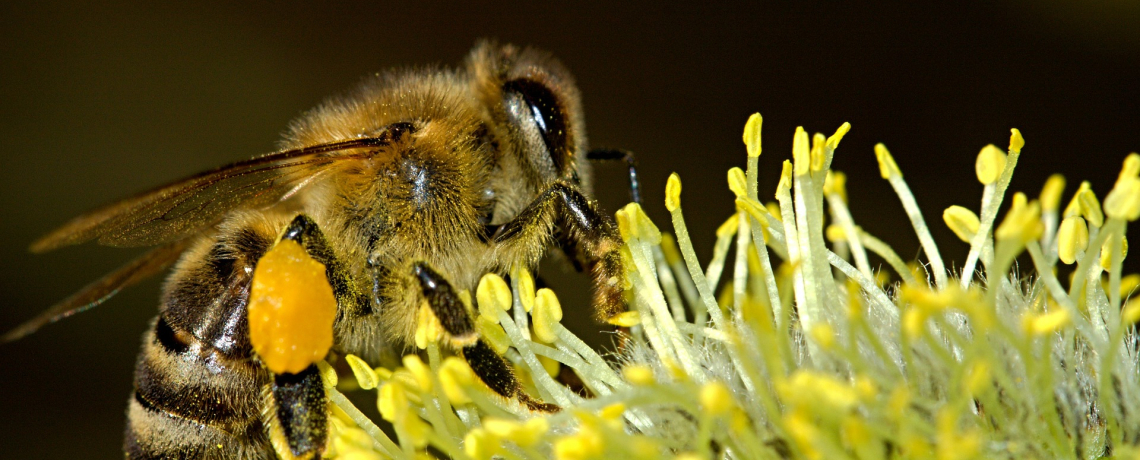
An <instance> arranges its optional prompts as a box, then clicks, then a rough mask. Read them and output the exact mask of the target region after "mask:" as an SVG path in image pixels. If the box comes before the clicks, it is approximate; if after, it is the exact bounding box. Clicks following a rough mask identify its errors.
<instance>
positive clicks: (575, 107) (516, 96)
mask: <svg viewBox="0 0 1140 460" xmlns="http://www.w3.org/2000/svg"><path fill="white" fill-rule="evenodd" d="M467 67H468V72H469V74H470V75H471V77H472V84H473V85H474V88H473V89H474V91H475V94H476V96H477V97H478V98H479V99H480V100H481V102H482V105H483V106H484V107H485V108H486V110H487V111H488V116H489V117H490V119H491V120H492V125H493V128H495V129H496V130H497V131H498V132H497V133H495V134H496V137H497V138H498V139H499V142H500V143H502V144H504V145H501V146H500V149H499V151H500V154H501V155H503V156H506V157H514V158H511V159H512V160H515V161H517V162H518V167H519V169H520V170H521V171H519V172H521V173H522V175H523V176H524V178H525V179H526V180H528V181H530V182H531V185H532V187H533V188H535V189H539V190H541V189H543V188H545V187H546V186H548V185H549V184H550V183H552V182H553V181H555V180H559V179H566V180H574V181H579V180H587V181H588V178H589V174H588V171H586V170H585V169H584V168H585V167H586V166H587V165H586V164H585V162H584V161H580V160H581V157H582V156H584V154H585V149H586V130H585V123H584V122H583V120H582V109H581V101H580V99H579V96H578V88H577V87H576V86H575V85H574V81H573V78H571V76H570V74H569V72H567V71H566V69H565V68H564V67H562V65H561V64H559V63H558V61H556V60H555V59H554V58H553V57H551V56H550V55H548V54H546V53H544V52H541V51H537V50H534V49H530V48H525V49H520V48H518V47H515V46H512V45H498V44H495V43H492V42H483V43H480V44H479V45H478V46H476V47H475V49H474V50H473V51H472V52H471V55H470V57H469V58H468V62H467ZM583 185H584V186H586V188H588V185H589V184H588V183H587V184H583Z"/></svg>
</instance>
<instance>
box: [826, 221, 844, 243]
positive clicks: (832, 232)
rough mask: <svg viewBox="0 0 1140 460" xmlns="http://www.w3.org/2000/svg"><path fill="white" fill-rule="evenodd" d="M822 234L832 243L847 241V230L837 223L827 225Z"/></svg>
mask: <svg viewBox="0 0 1140 460" xmlns="http://www.w3.org/2000/svg"><path fill="white" fill-rule="evenodd" d="M823 235H824V236H826V237H827V241H830V242H832V243H838V242H840V241H847V232H846V231H845V230H843V227H840V226H839V225H838V224H831V225H828V226H827V228H826V229H824V231H823Z"/></svg>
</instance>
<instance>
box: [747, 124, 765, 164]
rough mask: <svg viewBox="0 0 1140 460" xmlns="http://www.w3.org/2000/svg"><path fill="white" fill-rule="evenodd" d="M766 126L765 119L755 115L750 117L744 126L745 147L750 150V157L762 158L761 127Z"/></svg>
mask: <svg viewBox="0 0 1140 460" xmlns="http://www.w3.org/2000/svg"><path fill="white" fill-rule="evenodd" d="M762 124H764V117H761V116H760V114H759V113H754V114H752V116H750V117H748V122H747V123H745V124H744V145H745V146H746V147H747V148H748V156H750V157H753V158H755V157H758V156H760V125H762Z"/></svg>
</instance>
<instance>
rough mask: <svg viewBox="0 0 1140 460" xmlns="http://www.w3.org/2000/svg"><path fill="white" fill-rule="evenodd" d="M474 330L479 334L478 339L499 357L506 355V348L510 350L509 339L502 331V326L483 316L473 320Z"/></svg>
mask: <svg viewBox="0 0 1140 460" xmlns="http://www.w3.org/2000/svg"><path fill="white" fill-rule="evenodd" d="M475 330H476V331H478V332H479V337H480V338H482V339H483V341H484V342H487V345H490V346H491V349H492V350H495V353H498V354H500V355H501V354H503V353H506V352H507V349H508V348H511V339H510V337H508V336H507V332H506V331H504V330H503V326H501V325H499V323H497V322H495V321H492V320H491V319H490V318H488V317H486V316H484V315H479V317H477V318H475Z"/></svg>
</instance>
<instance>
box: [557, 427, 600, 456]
mask: <svg viewBox="0 0 1140 460" xmlns="http://www.w3.org/2000/svg"><path fill="white" fill-rule="evenodd" d="M604 452H605V440H604V438H602V434H601V433H599V432H598V431H597V430H596V429H589V428H581V429H579V431H578V433H577V434H572V435H570V436H566V437H563V438H561V439H559V440H557V441H555V442H554V458H555V459H556V460H586V459H591V458H601V455H602V454H603V453H604Z"/></svg>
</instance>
